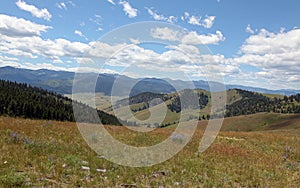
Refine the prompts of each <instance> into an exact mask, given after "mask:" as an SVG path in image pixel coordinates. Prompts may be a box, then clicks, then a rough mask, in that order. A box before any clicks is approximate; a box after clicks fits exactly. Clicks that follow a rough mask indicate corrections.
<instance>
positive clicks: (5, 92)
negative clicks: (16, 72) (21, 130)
mask: <svg viewBox="0 0 300 188" xmlns="http://www.w3.org/2000/svg"><path fill="white" fill-rule="evenodd" d="M74 104H75V105H76V106H77V107H79V108H81V109H82V111H83V112H86V114H91V113H90V112H91V111H92V110H94V109H92V108H91V107H89V106H87V105H85V104H82V103H79V102H75V103H74ZM0 115H8V116H12V117H23V118H31V119H48V120H58V121H75V119H74V115H73V106H72V100H71V99H69V98H67V97H64V96H62V95H60V94H56V93H54V92H50V91H47V90H43V89H40V88H38V87H32V86H30V85H27V84H22V83H16V82H10V81H4V80H0ZM98 115H99V117H100V119H101V121H102V123H103V124H114V125H119V124H120V123H119V121H118V120H117V118H116V117H115V116H113V115H110V114H107V113H105V112H102V111H99V110H98ZM81 120H84V119H83V118H81ZM84 121H85V122H91V123H93V122H92V121H91V120H90V119H88V118H87V119H85V120H84Z"/></svg>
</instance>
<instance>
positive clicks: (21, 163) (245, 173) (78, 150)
mask: <svg viewBox="0 0 300 188" xmlns="http://www.w3.org/2000/svg"><path fill="white" fill-rule="evenodd" d="M234 118H237V119H234ZM234 118H228V119H226V120H225V125H224V129H227V128H228V127H231V126H232V127H235V126H237V124H240V126H241V127H246V125H247V126H248V125H250V124H251V125H253V127H254V125H255V126H257V127H261V126H260V125H261V123H264V121H265V122H267V123H269V124H270V126H271V125H275V124H276V123H277V124H280V123H282V122H284V121H289V120H290V121H291V122H288V124H289V126H286V127H285V128H293V129H291V130H288V129H284V130H281V131H264V132H261V131H259V132H221V133H220V134H219V136H218V137H217V139H216V141H215V142H214V143H213V145H212V146H211V147H210V148H209V149H208V150H206V151H205V152H204V153H200V154H199V153H196V152H197V148H198V146H199V141H200V140H201V137H202V134H203V131H202V130H201V129H202V128H203V125H205V124H206V123H207V122H206V121H201V122H200V124H201V125H200V126H199V129H198V130H197V132H196V133H195V135H194V137H193V139H192V141H191V142H190V143H189V144H188V145H187V146H186V147H185V148H184V150H182V151H181V152H179V153H178V154H177V155H176V156H175V157H174V158H172V159H170V160H168V161H166V162H164V163H162V164H158V165H154V166H152V167H149V168H129V167H123V166H118V165H115V164H113V163H110V162H109V161H106V160H105V159H99V158H97V154H96V153H94V152H93V151H92V150H91V149H89V147H88V146H87V144H86V143H85V142H84V140H83V139H82V137H81V136H80V133H79V132H78V130H77V128H76V125H75V124H74V123H67V122H55V121H52V122H49V121H37V120H28V119H13V118H8V117H0V148H1V149H0V153H1V155H0V187H8V186H12V185H14V186H26V185H27V186H30V187H32V186H54V187H74V186H84V187H91V186H98V187H107V186H111V187H117V186H120V185H121V184H123V183H127V184H135V185H136V186H137V187H148V186H151V187H158V186H161V185H164V186H166V187H197V186H198V187H202V186H204V187H212V186H216V187H299V186H300V181H299V179H300V173H299V172H300V165H299V163H300V129H299V125H300V120H299V117H296V116H289V115H279V116H278V117H277V116H275V115H274V114H258V115H255V116H245V117H234ZM244 124H245V126H243V125H244ZM291 125H293V127H291ZM270 126H269V127H270ZM266 127H268V126H266ZM297 127H298V129H296V128H297ZM107 129H108V130H109V131H110V132H111V133H112V135H113V136H114V137H116V138H117V139H119V140H120V141H122V142H125V143H129V144H133V145H139V146H146V145H152V144H155V143H158V142H160V141H161V140H163V139H165V138H166V137H167V136H169V135H170V133H171V132H172V131H173V127H168V128H164V129H156V130H155V131H152V132H150V133H148V134H150V135H148V134H146V133H134V132H132V131H129V130H127V129H126V128H125V127H116V126H107ZM257 129H258V130H261V128H257ZM13 133H17V136H15V135H14V134H13ZM26 138H28V139H26ZM83 161H86V162H88V164H86V166H89V167H90V168H91V170H90V172H88V171H85V170H81V166H82V165H84V163H86V162H83ZM63 166H65V167H63ZM97 168H101V169H106V170H107V171H106V172H104V173H101V172H96V169H97ZM159 171H163V172H166V174H165V175H162V174H159V173H158V175H155V172H159ZM153 173H154V174H153Z"/></svg>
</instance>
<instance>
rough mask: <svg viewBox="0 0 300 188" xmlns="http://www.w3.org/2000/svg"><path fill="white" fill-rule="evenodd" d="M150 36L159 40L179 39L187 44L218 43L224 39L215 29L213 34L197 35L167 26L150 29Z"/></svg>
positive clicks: (194, 32)
mask: <svg viewBox="0 0 300 188" xmlns="http://www.w3.org/2000/svg"><path fill="white" fill-rule="evenodd" d="M151 36H152V37H153V38H156V39H161V40H168V41H180V42H181V43H183V44H189V45H202V44H218V43H219V42H221V41H224V40H225V37H224V36H223V34H222V32H221V31H216V33H215V34H202V35H199V34H198V33H197V32H196V31H190V32H188V33H183V32H180V31H178V30H174V29H171V28H168V27H164V28H154V29H152V30H151Z"/></svg>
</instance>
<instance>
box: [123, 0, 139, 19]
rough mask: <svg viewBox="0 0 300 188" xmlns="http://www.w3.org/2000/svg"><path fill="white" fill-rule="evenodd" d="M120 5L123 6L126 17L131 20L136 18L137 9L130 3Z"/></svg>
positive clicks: (125, 2)
mask: <svg viewBox="0 0 300 188" xmlns="http://www.w3.org/2000/svg"><path fill="white" fill-rule="evenodd" d="M119 4H120V5H122V6H123V11H124V12H125V14H126V15H128V17H129V18H134V17H136V16H137V9H135V8H133V7H132V6H131V5H130V4H129V2H127V1H120V2H119Z"/></svg>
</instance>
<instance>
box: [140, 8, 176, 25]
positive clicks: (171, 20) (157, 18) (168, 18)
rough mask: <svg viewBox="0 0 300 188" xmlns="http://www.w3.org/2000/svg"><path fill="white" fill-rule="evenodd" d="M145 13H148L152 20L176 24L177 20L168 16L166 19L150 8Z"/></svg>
mask: <svg viewBox="0 0 300 188" xmlns="http://www.w3.org/2000/svg"><path fill="white" fill-rule="evenodd" d="M146 9H147V11H148V13H149V14H150V15H151V16H152V18H153V19H154V20H157V21H167V22H170V23H174V22H176V20H177V18H176V17H175V16H169V17H166V16H164V15H162V14H158V13H157V12H156V11H154V10H152V9H150V8H147V7H146Z"/></svg>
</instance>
